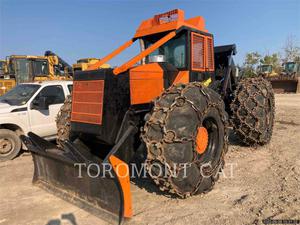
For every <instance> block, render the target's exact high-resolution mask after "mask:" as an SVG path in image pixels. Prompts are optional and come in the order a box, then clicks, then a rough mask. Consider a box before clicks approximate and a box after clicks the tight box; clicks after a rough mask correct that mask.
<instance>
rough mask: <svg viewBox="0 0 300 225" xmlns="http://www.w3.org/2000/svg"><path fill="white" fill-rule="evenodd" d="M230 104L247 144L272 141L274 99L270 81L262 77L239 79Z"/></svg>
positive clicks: (233, 116) (236, 124)
mask: <svg viewBox="0 0 300 225" xmlns="http://www.w3.org/2000/svg"><path fill="white" fill-rule="evenodd" d="M230 107H231V111H232V118H231V124H232V126H233V129H234V131H235V132H236V134H237V135H238V136H239V137H240V139H241V141H242V142H243V143H244V144H246V145H248V146H255V145H264V144H267V143H268V142H269V141H270V139H271V137H272V132H273V124H274V114H275V100H274V92H273V89H272V86H271V84H270V82H269V81H267V80H266V79H264V78H262V77H258V78H248V79H244V80H242V81H240V83H239V84H238V86H237V89H236V91H235V93H234V99H233V101H232V103H231V105H230Z"/></svg>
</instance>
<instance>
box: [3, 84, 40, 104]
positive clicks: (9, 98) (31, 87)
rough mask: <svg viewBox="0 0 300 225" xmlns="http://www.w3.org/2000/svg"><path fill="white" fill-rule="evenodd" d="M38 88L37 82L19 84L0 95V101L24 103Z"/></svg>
mask: <svg viewBox="0 0 300 225" xmlns="http://www.w3.org/2000/svg"><path fill="white" fill-rule="evenodd" d="M39 88H40V85H38V84H20V85H17V86H16V87H14V88H13V89H11V90H9V91H8V92H7V93H6V94H4V95H2V96H1V97H0V102H3V103H7V104H9V105H24V104H26V103H27V102H28V100H29V99H30V98H31V97H32V96H33V95H34V93H35V92H36V91H37V90H38V89H39Z"/></svg>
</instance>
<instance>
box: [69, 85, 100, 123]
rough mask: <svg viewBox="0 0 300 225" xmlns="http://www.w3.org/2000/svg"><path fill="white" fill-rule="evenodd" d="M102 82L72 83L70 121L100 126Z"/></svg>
mask: <svg viewBox="0 0 300 225" xmlns="http://www.w3.org/2000/svg"><path fill="white" fill-rule="evenodd" d="M103 95H104V80H92V81H74V83H73V97H72V114H71V121H74V122H81V123H91V124H99V125H101V124H102V113H103Z"/></svg>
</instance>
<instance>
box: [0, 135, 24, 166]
mask: <svg viewBox="0 0 300 225" xmlns="http://www.w3.org/2000/svg"><path fill="white" fill-rule="evenodd" d="M20 150H21V140H20V137H19V136H18V135H17V134H16V133H15V132H13V131H11V130H7V129H0V161H1V162H2V161H7V160H10V159H13V158H15V157H16V156H17V155H18V154H19V152H20Z"/></svg>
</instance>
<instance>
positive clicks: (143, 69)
mask: <svg viewBox="0 0 300 225" xmlns="http://www.w3.org/2000/svg"><path fill="white" fill-rule="evenodd" d="M129 77H130V78H129V79H130V102H131V104H132V105H134V104H144V103H149V102H151V101H152V100H153V99H154V98H156V97H157V96H159V95H160V94H161V93H162V92H163V90H164V82H163V70H162V68H161V67H160V66H159V65H158V64H157V63H152V64H146V65H142V66H138V67H135V68H133V69H131V70H130V73H129Z"/></svg>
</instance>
